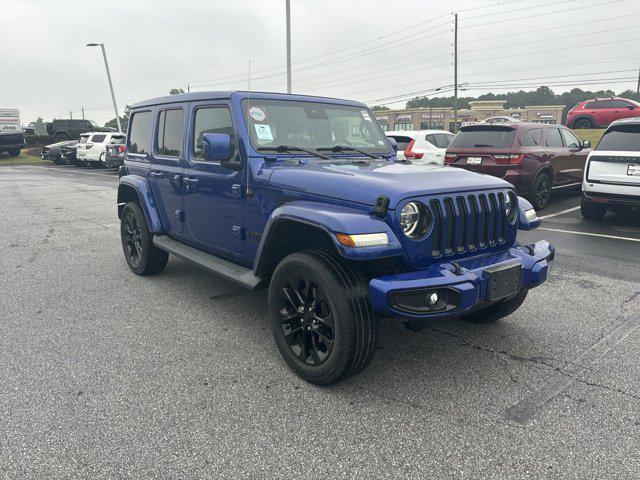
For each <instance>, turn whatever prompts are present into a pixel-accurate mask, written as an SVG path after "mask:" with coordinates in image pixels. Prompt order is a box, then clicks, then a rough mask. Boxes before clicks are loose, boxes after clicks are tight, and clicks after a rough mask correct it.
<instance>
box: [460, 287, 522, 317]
mask: <svg viewBox="0 0 640 480" xmlns="http://www.w3.org/2000/svg"><path fill="white" fill-rule="evenodd" d="M528 293H529V290H520V293H518V294H517V295H515V296H514V297H511V298H508V299H506V300H502V301H500V302H498V303H495V304H493V305H490V306H488V307H486V308H483V309H481V310H478V311H475V312H473V313H471V314H469V315H465V316H464V317H462V319H463V320H465V321H467V322H471V323H493V322H497V321H498V320H500V319H501V318H504V317H506V316H507V315H511V314H512V313H513V312H515V311H516V310H517V309H518V308H520V305H522V303H523V302H524V301H525V299H526V298H527V294H528Z"/></svg>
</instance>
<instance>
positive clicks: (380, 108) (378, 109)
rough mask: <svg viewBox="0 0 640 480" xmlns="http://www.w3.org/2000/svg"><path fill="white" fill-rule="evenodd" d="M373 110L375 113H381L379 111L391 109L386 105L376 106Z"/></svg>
mask: <svg viewBox="0 0 640 480" xmlns="http://www.w3.org/2000/svg"><path fill="white" fill-rule="evenodd" d="M371 110H372V111H374V112H379V111H382V110H391V109H390V108H389V107H385V106H384V105H376V106H375V107H373V108H372V109H371Z"/></svg>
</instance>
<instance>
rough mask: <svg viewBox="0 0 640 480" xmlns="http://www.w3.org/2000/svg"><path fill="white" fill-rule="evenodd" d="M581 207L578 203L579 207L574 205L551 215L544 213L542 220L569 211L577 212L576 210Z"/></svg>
mask: <svg viewBox="0 0 640 480" xmlns="http://www.w3.org/2000/svg"><path fill="white" fill-rule="evenodd" d="M579 209H580V205H578V206H577V207H573V208H567V209H566V210H562V211H560V212H556V213H552V214H550V215H543V216H542V217H540V220H544V219H545V218H553V217H557V216H559V215H564V214H565V213H569V212H575V211H576V210H579Z"/></svg>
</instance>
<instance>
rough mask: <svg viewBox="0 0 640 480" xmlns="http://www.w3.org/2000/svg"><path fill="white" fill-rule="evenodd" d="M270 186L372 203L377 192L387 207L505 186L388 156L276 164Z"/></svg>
mask: <svg viewBox="0 0 640 480" xmlns="http://www.w3.org/2000/svg"><path fill="white" fill-rule="evenodd" d="M269 183H270V185H271V186H272V187H273V188H278V189H286V190H297V191H300V192H305V193H309V194H313V195H322V196H325V197H331V198H336V199H340V200H345V201H349V202H357V203H361V204H364V205H371V206H373V205H375V203H376V198H377V197H378V196H380V195H385V196H387V197H389V208H395V207H396V205H397V204H398V202H400V201H401V200H403V199H405V198H410V197H415V196H419V195H435V194H442V193H454V192H464V191H471V190H485V189H494V188H505V187H509V186H511V185H510V184H509V183H507V182H505V181H504V180H501V179H499V178H496V177H492V176H489V175H483V174H478V173H474V172H469V171H467V170H463V169H460V168H453V167H444V166H440V165H416V164H404V163H391V162H390V161H387V160H381V161H376V160H372V161H371V162H366V163H365V162H363V163H353V162H351V163H348V162H345V161H344V160H340V161H338V160H337V159H336V160H335V161H326V162H321V161H317V162H309V163H303V164H300V165H278V166H275V167H274V172H273V174H272V175H271V178H270V179H269Z"/></svg>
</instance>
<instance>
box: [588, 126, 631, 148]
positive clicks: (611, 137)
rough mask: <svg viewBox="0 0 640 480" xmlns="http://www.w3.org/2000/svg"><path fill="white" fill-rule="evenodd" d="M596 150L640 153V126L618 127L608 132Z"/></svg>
mask: <svg viewBox="0 0 640 480" xmlns="http://www.w3.org/2000/svg"><path fill="white" fill-rule="evenodd" d="M596 150H610V151H615V152H640V125H617V126H615V127H613V128H612V129H610V130H607V131H606V132H605V134H604V136H603V137H602V139H601V140H600V143H598V146H597V147H596Z"/></svg>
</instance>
